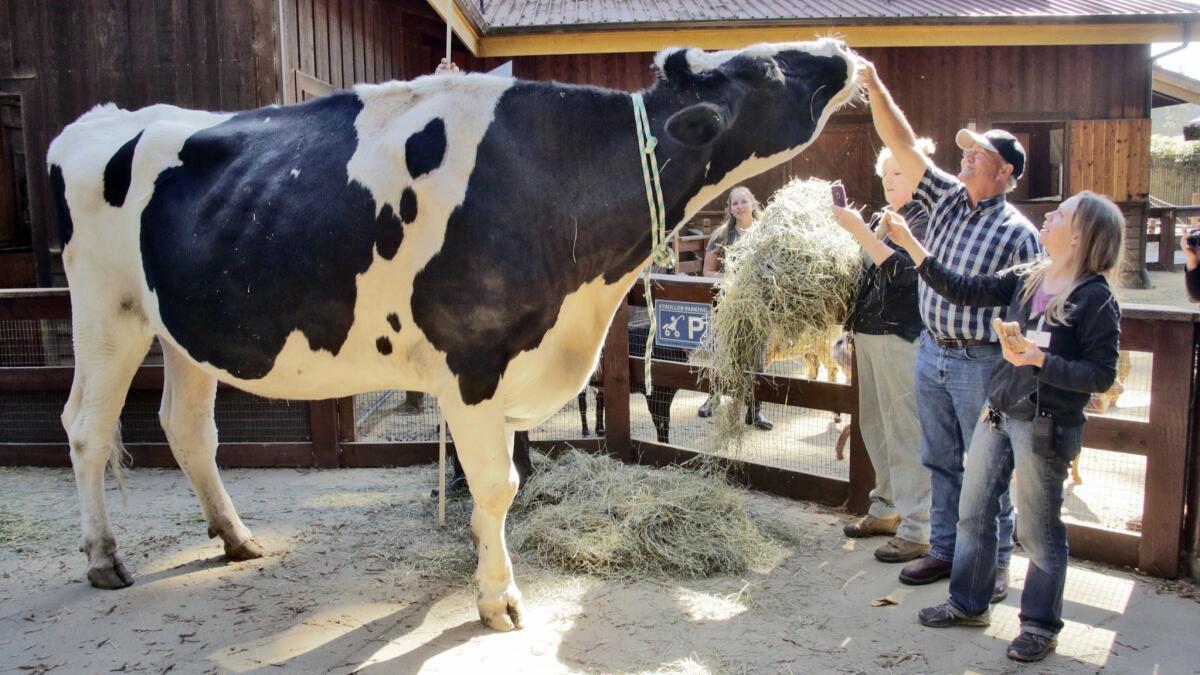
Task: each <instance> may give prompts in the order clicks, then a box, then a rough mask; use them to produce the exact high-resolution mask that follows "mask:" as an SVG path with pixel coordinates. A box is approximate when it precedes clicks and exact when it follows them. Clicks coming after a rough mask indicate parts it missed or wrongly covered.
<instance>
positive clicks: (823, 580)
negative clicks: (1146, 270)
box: [0, 467, 1200, 673]
mask: <svg viewBox="0 0 1200 675" xmlns="http://www.w3.org/2000/svg"><path fill="white" fill-rule="evenodd" d="M434 477H435V472H434V470H433V469H432V468H431V467H415V468H410V469H390V470H383V469H378V470H335V471H317V470H285V469H279V470H235V471H227V472H225V479H226V482H227V485H228V488H229V491H230V493H231V495H232V496H233V500H234V502H235V504H237V505H238V506H239V508H240V509H241V513H242V515H243V517H244V518H245V520H246V522H247V524H248V525H249V526H250V527H251V528H252V529H253V530H254V532H255V534H256V536H257V537H258V539H259V540H260V541H261V542H262V543H263V544H264V545H266V547H267V548H268V550H269V551H270V554H269V555H268V556H267V557H265V558H263V559H260V560H257V561H251V562H246V563H236V564H226V563H225V562H223V561H222V560H221V558H220V554H221V549H220V545H219V544H218V543H217V542H215V541H212V540H209V539H207V538H206V537H205V534H204V531H205V525H204V523H203V521H202V519H201V518H200V517H199V512H198V507H197V505H196V503H195V500H194V499H193V498H192V496H191V494H190V492H189V490H188V487H187V483H186V481H185V479H184V478H183V476H182V474H180V473H179V472H178V471H171V470H149V469H145V470H137V471H134V472H133V473H132V474H131V475H130V476H129V479H128V481H127V483H128V502H127V504H126V505H122V498H121V495H120V494H119V493H118V492H117V491H116V490H110V492H109V503H110V505H111V511H112V514H113V521H114V528H115V531H116V533H117V537H118V541H119V543H120V544H121V548H122V551H123V553H124V556H125V560H126V561H127V563H129V565H130V568H131V570H133V572H134V574H135V575H136V577H137V583H136V584H135V585H134V586H132V587H130V588H128V589H125V590H122V591H99V590H95V589H93V588H91V587H89V586H88V585H87V584H86V582H84V581H83V580H82V579H83V572H84V561H83V558H82V556H81V554H79V553H78V552H77V551H76V548H77V545H78V536H79V535H78V527H79V526H78V510H77V506H76V498H75V491H74V486H73V478H72V475H71V472H70V471H69V470H57V469H28V468H24V469H0V672H13V673H18V672H20V673H41V672H48V671H56V672H63V673H76V672H102V671H117V672H134V671H136V672H154V673H165V672H178V673H194V672H195V673H198V672H250V671H262V672H306V673H307V672H312V673H348V672H374V673H411V672H424V673H464V672H481V671H482V669H483V668H485V667H486V668H487V669H488V671H489V672H604V673H608V672H682V673H708V672H721V673H724V672H735V673H736V672H798V673H884V672H886V673H928V672H938V673H1002V672H1003V673H1007V672H1017V671H1019V670H1020V669H1019V668H1018V667H1017V666H1016V664H1015V663H1013V662H1011V661H1009V660H1008V659H1006V658H1005V656H1004V647H1005V645H1006V643H1007V641H1008V640H1010V639H1011V638H1012V637H1014V636H1015V634H1016V632H1017V612H1018V600H1017V597H1018V596H1019V590H1020V588H1021V587H1022V584H1023V578H1024V568H1025V560H1024V558H1020V557H1018V559H1017V560H1015V561H1014V578H1013V586H1014V589H1015V591H1016V592H1014V593H1013V595H1012V597H1010V599H1009V600H1008V601H1006V602H1005V603H1004V604H1002V605H1000V606H999V607H998V609H997V610H996V612H995V615H994V619H993V624H992V626H991V627H990V628H988V629H984V630H979V629H946V630H932V629H926V628H922V627H921V626H920V625H919V624H917V622H916V618H915V614H916V611H917V610H918V609H919V608H921V607H923V606H926V605H929V604H933V603H936V602H940V601H941V600H943V599H944V595H945V593H946V586H945V584H937V585H935V586H932V587H923V588H910V587H904V586H901V585H900V584H898V582H897V581H896V577H895V574H896V572H897V568H896V567H895V566H889V565H883V564H881V563H877V562H875V561H874V559H873V558H872V557H871V555H870V551H871V549H872V548H873V547H874V546H875V545H877V544H878V543H880V541H879V540H872V541H866V542H847V541H846V540H845V539H844V538H843V537H842V535H841V527H842V525H843V524H844V523H845V522H847V521H848V517H847V516H845V515H843V514H839V513H836V512H832V511H828V510H824V509H820V508H818V507H814V506H811V505H806V504H801V503H796V502H791V501H788V500H784V499H780V498H775V497H770V496H766V495H761V494H751V493H747V499H748V502H749V504H750V506H751V508H752V510H753V511H754V513H756V514H757V515H758V517H759V519H760V522H763V523H765V524H767V525H768V526H770V527H786V528H791V530H792V531H793V532H798V533H799V535H798V539H797V540H796V541H795V543H794V544H793V545H792V546H790V547H789V549H788V551H787V554H786V556H785V557H784V558H783V559H782V560H781V561H780V562H779V563H778V564H777V565H775V566H774V567H772V568H771V569H765V570H761V571H757V572H754V573H748V574H746V575H743V576H741V577H737V578H731V577H723V578H715V579H709V580H705V581H698V582H657V581H636V582H628V581H622V582H616V581H604V580H599V579H591V578H571V577H567V576H564V575H561V574H558V573H555V572H552V571H548V570H543V569H538V568H536V567H534V566H533V565H532V564H531V563H530V562H528V561H524V560H519V561H518V563H517V565H516V573H517V579H518V583H519V584H520V585H521V588H522V589H523V591H524V593H525V599H526V611H527V615H526V626H525V628H524V629H523V630H521V631H517V632H514V633H509V634H497V633H492V632H490V631H488V630H486V629H484V628H483V627H482V626H481V625H480V624H479V622H478V620H477V616H476V610H475V604H474V594H473V590H472V589H471V586H470V582H469V581H468V580H467V579H466V577H465V575H464V571H463V570H464V564H463V563H464V562H465V561H467V559H468V556H469V550H468V549H467V545H466V544H465V543H464V542H461V541H458V540H457V538H452V537H450V535H449V534H448V533H447V532H445V531H438V530H437V529H436V527H435V523H434V502H433V501H432V500H431V499H430V498H429V489H430V487H431V486H432V484H433V482H434ZM460 510H461V509H460ZM1161 586H1162V584H1161V583H1160V582H1156V581H1155V580H1153V579H1146V578H1141V577H1137V576H1134V575H1131V574H1129V573H1127V572H1124V571H1118V570H1113V569H1108V568H1104V567H1101V566H1096V565H1090V564H1076V565H1073V566H1072V568H1071V572H1070V575H1069V578H1068V582H1067V589H1066V602H1065V610H1064V614H1065V618H1066V621H1067V626H1066V629H1065V630H1064V632H1063V635H1062V640H1061V645H1060V647H1059V651H1058V654H1057V655H1054V656H1052V657H1051V658H1050V659H1049V660H1048V661H1046V662H1044V663H1043V664H1041V665H1038V666H1033V667H1030V668H1027V670H1028V671H1029V672H1038V673H1041V672H1053V673H1096V672H1117V673H1150V672H1159V673H1194V672H1200V664H1197V662H1196V660H1195V658H1194V656H1195V654H1194V650H1190V651H1191V653H1189V650H1188V649H1180V648H1179V647H1178V646H1177V645H1174V644H1172V643H1171V642H1170V641H1169V640H1170V638H1169V637H1167V636H1168V635H1176V636H1181V635H1184V633H1180V632H1179V631H1180V627H1181V626H1196V625H1200V603H1197V602H1196V601H1195V600H1192V599H1187V598H1184V597H1180V596H1179V595H1177V594H1175V593H1173V592H1169V591H1167V592H1164V591H1163V589H1162V588H1161ZM884 597H890V598H891V599H893V600H894V601H895V602H896V603H897V604H896V605H895V606H883V607H875V606H873V605H872V601H873V600H875V599H878V598H884Z"/></svg>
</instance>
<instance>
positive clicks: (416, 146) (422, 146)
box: [404, 117, 446, 179]
mask: <svg viewBox="0 0 1200 675" xmlns="http://www.w3.org/2000/svg"><path fill="white" fill-rule="evenodd" d="M445 158H446V123H445V122H443V121H442V118H440V117H435V118H433V119H432V120H430V121H429V124H426V125H425V128H424V129H422V130H420V131H418V132H417V133H415V134H413V135H412V136H409V137H408V140H407V141H404V162H405V163H406V164H408V175H410V176H412V177H413V178H414V179H416V178H420V177H421V176H423V175H425V174H427V173H429V172H430V171H433V170H434V169H436V168H438V167H439V166H441V165H442V160H443V159H445Z"/></svg>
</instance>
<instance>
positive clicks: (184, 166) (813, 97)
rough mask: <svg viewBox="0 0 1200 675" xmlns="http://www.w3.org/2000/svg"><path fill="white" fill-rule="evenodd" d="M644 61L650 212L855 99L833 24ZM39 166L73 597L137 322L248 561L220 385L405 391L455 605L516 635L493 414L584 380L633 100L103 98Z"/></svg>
mask: <svg viewBox="0 0 1200 675" xmlns="http://www.w3.org/2000/svg"><path fill="white" fill-rule="evenodd" d="M654 63H655V68H656V70H657V74H658V79H657V81H656V82H655V84H654V85H653V86H652V87H650V88H649V89H648V90H646V91H645V92H644V95H645V101H646V108H647V111H648V113H649V118H650V124H651V127H652V129H653V132H654V134H655V135H656V136H657V138H658V146H657V150H656V152H657V156H658V161H659V164H660V166H661V167H662V188H663V191H664V193H665V199H666V205H667V211H668V215H667V220H668V227H670V228H674V227H677V226H678V225H679V224H681V223H683V222H684V221H685V220H687V218H688V217H690V216H691V215H692V214H693V213H695V212H696V211H697V210H698V209H700V208H701V207H702V206H703V205H704V204H706V203H708V202H709V201H710V200H711V199H713V198H714V197H715V196H716V195H718V194H719V193H720V192H721V191H723V190H725V189H727V188H728V187H729V186H731V185H733V184H734V183H736V182H738V181H741V180H743V179H745V178H747V177H749V176H752V175H755V174H758V173H760V172H762V171H764V170H766V169H768V168H770V167H772V166H775V165H777V164H779V163H781V162H783V161H785V160H787V159H789V158H791V157H793V156H794V155H796V154H797V153H799V152H800V151H801V150H803V149H804V148H805V147H806V146H807V145H808V144H809V143H811V142H812V141H813V139H814V138H815V137H816V136H817V134H818V133H820V131H821V129H822V127H823V126H824V124H825V122H826V120H827V119H828V118H829V116H830V115H831V114H832V113H833V112H834V110H836V109H837V108H838V107H839V106H841V105H843V104H845V103H846V102H848V101H849V100H851V98H853V97H854V96H855V94H856V92H857V86H856V84H855V81H854V77H855V71H856V69H857V66H856V60H855V57H854V55H853V54H852V53H851V52H850V51H849V50H848V49H847V48H846V46H845V45H844V44H843V43H841V42H840V41H836V40H832V39H826V40H821V41H818V42H807V43H792V44H770V45H756V46H752V47H747V48H744V49H740V50H730V51H719V52H704V51H701V50H697V49H668V50H665V51H663V52H661V53H659V54H658V55H657V56H656V58H655V60H654ZM48 160H49V162H48V163H49V165H50V181H51V187H52V193H53V196H54V198H55V200H56V202H57V206H58V210H59V212H60V219H61V222H60V227H61V230H62V235H63V242H64V244H65V245H64V249H63V262H64V265H65V268H66V273H67V277H68V280H69V282H70V288H71V307H72V312H73V325H74V339H75V358H76V366H75V380H74V383H73V385H72V387H71V393H70V397H69V399H68V401H67V405H66V408H65V410H64V411H63V415H62V421H63V425H64V427H66V430H67V435H68V437H69V439H70V446H71V461H72V464H73V466H74V470H75V478H76V482H77V486H78V490H79V498H80V508H81V511H82V521H83V551H84V552H85V553H86V554H87V558H88V571H87V577H88V580H89V581H90V582H91V583H92V585H93V586H97V587H100V588H120V587H123V586H128V585H129V584H131V583H132V582H133V578H132V576H131V575H130V573H129V571H128V570H127V569H126V567H125V565H124V564H122V562H121V558H120V557H119V556H118V553H117V545H116V541H115V539H114V537H113V532H112V529H111V527H110V525H109V521H108V516H107V513H106V509H105V502H104V473H105V466H106V464H112V465H113V466H114V469H115V468H116V460H115V459H114V458H116V457H118V456H119V452H120V451H119V442H120V439H119V432H118V428H117V420H118V414H119V412H120V410H121V406H122V404H123V401H124V398H125V394H126V391H127V389H128V387H129V384H130V380H131V378H132V376H133V374H134V372H135V370H136V369H137V367H138V365H139V363H141V361H142V358H143V356H144V355H145V354H146V352H147V349H148V347H149V346H150V343H151V340H152V339H153V338H154V337H156V336H157V337H158V339H159V341H160V343H161V344H162V348H163V352H164V359H165V372H166V381H165V383H164V393H163V400H162V407H161V410H160V412H159V419H160V420H161V422H162V426H163V428H164V429H165V431H166V435H167V438H168V440H169V441H170V445H171V450H172V452H173V453H174V455H175V458H176V460H177V461H178V462H179V465H180V466H181V467H182V468H183V471H184V472H185V474H186V475H187V477H188V480H189V481H190V483H191V486H192V489H193V490H194V491H195V493H196V496H197V497H198V499H199V501H200V504H201V506H202V507H203V510H204V515H205V517H206V518H207V520H208V527H209V534H210V536H220V537H221V538H222V539H223V540H224V544H225V552H226V555H227V556H228V557H229V558H230V559H233V560H239V559H247V558H254V557H258V556H260V555H262V553H263V550H262V548H261V547H260V546H259V544H258V543H256V542H255V540H254V539H253V538H252V536H251V533H250V530H248V529H247V528H246V526H245V525H244V524H243V523H242V521H241V519H239V517H238V515H237V512H236V511H235V510H234V507H233V504H232V503H231V502H230V499H229V496H228V494H227V493H226V491H225V488H224V486H223V485H222V483H221V480H220V478H219V476H218V474H217V465H216V461H215V457H216V449H217V429H216V426H215V424H214V422H213V401H214V396H215V392H216V386H217V381H218V380H219V381H222V382H227V383H230V384H232V385H234V386H236V387H238V388H240V389H243V390H245V391H248V392H251V393H254V394H257V395H260V396H266V397H278V398H289V399H324V398H330V397H338V396H349V395H352V394H355V393H359V392H368V391H377V390H383V389H405V390H420V391H425V392H429V393H431V394H433V395H434V396H436V397H437V398H438V402H439V403H440V404H441V406H442V409H443V410H444V412H445V415H446V419H447V421H448V422H449V424H450V426H451V428H452V429H453V433H454V440H455V442H456V447H457V450H458V454H459V457H460V459H461V460H462V464H463V467H464V469H465V470H466V474H467V477H468V478H469V479H470V488H471V493H472V495H473V497H474V500H475V506H474V511H473V514H472V517H471V527H472V530H473V533H474V536H475V537H476V538H477V544H478V556H479V563H478V571H477V575H476V576H477V579H478V583H479V596H478V604H479V615H480V617H481V618H482V620H483V622H484V623H485V624H487V625H488V626H491V627H492V628H495V629H499V630H506V629H510V628H512V627H514V626H519V625H520V624H521V594H520V591H518V589H517V586H516V585H515V583H514V582H513V574H512V566H511V564H510V562H509V557H508V552H507V549H506V547H505V537H504V521H505V516H506V513H507V511H508V508H509V505H510V503H511V502H512V498H513V494H514V493H515V491H516V489H517V482H518V479H517V474H516V471H515V470H514V468H513V463H512V461H511V455H512V438H513V431H514V430H525V429H530V428H532V427H534V426H536V425H537V424H538V423H540V422H542V421H543V420H545V419H547V418H548V417H549V416H551V415H552V414H554V412H555V411H557V410H558V409H559V408H560V407H561V406H562V405H563V404H564V403H565V402H567V401H569V400H570V399H571V398H572V397H574V396H575V395H576V393H577V392H579V390H580V389H581V388H582V387H583V386H584V384H585V383H586V382H587V378H588V375H589V374H590V373H591V372H592V370H593V369H594V368H595V366H596V362H597V358H598V354H599V351H600V346H601V343H602V341H603V339H604V335H605V332H606V331H607V329H608V326H609V323H610V322H611V320H612V317H613V313H614V311H615V309H616V307H617V304H618V303H619V302H620V301H621V299H622V298H623V297H624V296H625V294H626V292H627V291H628V290H629V288H630V286H631V285H632V284H633V282H634V280H635V278H636V276H637V274H638V272H639V271H640V270H641V269H642V267H643V266H644V265H646V264H647V263H648V260H649V256H650V242H651V234H650V218H649V211H648V208H647V205H646V188H645V185H644V183H643V179H642V170H641V162H640V159H639V155H638V141H637V135H636V133H635V127H634V112H633V106H632V103H631V97H630V94H628V93H625V92H620V91H610V90H605V89H599V88H595V87H587V86H571V85H565V84H559V83H555V82H526V81H521V80H516V79H512V78H505V77H493V76H487V75H476V74H471V75H435V76H428V77H421V78H418V79H416V80H414V81H411V82H389V83H385V84H379V85H359V86H356V87H354V89H353V90H352V91H345V92H338V93H334V94H331V95H329V96H326V97H323V98H319V99H316V100H312V101H308V102H305V103H300V104H297V105H291V106H284V107H279V106H272V107H267V108H262V109H259V110H253V111H248V112H240V113H211V112H200V111H194V110H182V109H180V108H176V107H173V106H168V105H155V106H151V107H148V108H143V109H141V110H137V111H126V110H121V109H118V108H116V107H115V106H113V105H106V106H101V107H98V108H96V109H94V110H92V111H91V112H88V113H87V114H85V115H83V116H82V117H80V118H79V119H78V120H77V121H75V122H74V123H72V124H71V125H70V126H68V127H67V128H66V129H64V130H63V132H62V134H61V135H59V136H58V138H56V139H55V140H54V142H53V143H52V144H51V146H50V151H49V156H48Z"/></svg>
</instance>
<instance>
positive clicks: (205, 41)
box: [0, 0, 280, 285]
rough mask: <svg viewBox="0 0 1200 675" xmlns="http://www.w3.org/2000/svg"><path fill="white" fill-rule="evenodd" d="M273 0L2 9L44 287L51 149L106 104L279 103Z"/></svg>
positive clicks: (3, 65)
mask: <svg viewBox="0 0 1200 675" xmlns="http://www.w3.org/2000/svg"><path fill="white" fill-rule="evenodd" d="M277 54H278V48H277V46H276V39H275V0H106V1H103V2H101V1H99V0H97V1H92V2H45V1H44V0H6V1H5V2H0V93H8V94H16V95H19V96H20V97H21V105H22V108H23V114H24V129H25V141H26V142H25V145H26V147H27V148H28V150H29V152H28V153H27V155H26V157H27V160H26V161H27V168H28V175H29V177H30V180H29V194H30V210H31V216H32V224H33V242H34V250H35V252H36V253H37V257H38V268H39V269H38V276H39V281H40V282H41V283H42V284H43V285H45V284H47V283H49V281H50V273H51V269H50V261H51V251H52V250H53V249H57V248H58V245H59V242H58V234H57V233H56V232H54V231H53V228H50V227H48V226H47V225H48V223H50V222H52V219H51V213H50V200H49V195H48V191H47V181H46V180H45V179H44V177H45V176H46V175H47V167H46V164H45V157H46V149H47V148H48V147H49V145H50V141H51V140H52V139H53V138H54V137H55V136H56V135H58V133H59V131H61V130H62V128H63V127H64V126H66V125H67V124H69V123H70V122H71V121H73V120H74V119H75V118H77V117H78V116H79V115H80V114H82V113H83V112H85V111H87V110H88V109H90V108H92V107H93V106H95V105H97V104H100V103H107V102H113V103H116V104H117V105H119V106H121V107H122V108H140V107H143V106H146V105H150V104H152V103H173V104H176V105H180V106H184V107H189V108H206V109H210V110H238V109H244V108H255V107H258V106H261V105H265V104H269V103H275V102H278V101H279V100H280V99H279V96H278V89H279V88H278V84H277V82H276V80H277V69H278V58H277Z"/></svg>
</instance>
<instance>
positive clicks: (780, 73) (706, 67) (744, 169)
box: [654, 38, 858, 185]
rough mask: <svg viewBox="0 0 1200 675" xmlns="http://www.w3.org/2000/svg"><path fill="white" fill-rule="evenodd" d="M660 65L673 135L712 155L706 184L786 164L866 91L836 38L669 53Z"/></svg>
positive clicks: (660, 90) (662, 91) (658, 88)
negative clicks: (770, 163) (760, 162)
mask: <svg viewBox="0 0 1200 675" xmlns="http://www.w3.org/2000/svg"><path fill="white" fill-rule="evenodd" d="M654 65H655V69H656V70H657V73H658V77H659V82H658V83H657V84H656V86H655V94H656V95H659V96H662V95H665V96H664V98H665V99H666V100H668V101H671V102H672V103H673V104H674V107H675V108H676V112H674V113H673V114H672V115H671V116H670V117H669V118H668V120H667V122H666V132H667V135H668V136H670V138H671V139H673V140H674V141H676V142H678V143H680V144H682V145H684V146H690V147H692V148H694V149H696V150H700V151H704V150H707V151H708V152H710V153H711V155H710V156H709V162H708V163H709V168H708V171H707V173H706V176H705V178H704V181H703V182H704V184H706V185H716V184H719V183H727V182H730V181H732V180H740V179H742V178H744V177H745V176H747V175H752V174H754V173H757V172H758V171H761V170H762V169H765V168H766V166H763V167H761V168H759V169H757V170H755V169H754V168H753V167H752V166H751V165H752V164H753V160H755V159H765V158H768V157H771V158H772V159H773V160H774V163H778V162H780V161H784V160H786V159H787V158H788V157H790V156H791V155H794V154H795V153H798V152H799V151H800V150H803V149H804V147H805V146H806V145H807V144H808V143H809V142H811V141H812V139H813V138H815V137H816V135H817V133H818V132H819V131H820V130H821V128H822V127H823V126H824V124H825V120H826V119H828V117H829V115H830V114H832V113H833V111H834V110H836V109H837V108H838V107H840V106H842V105H844V104H845V103H847V102H849V101H850V100H851V99H853V98H854V97H855V95H856V94H857V92H858V86H857V85H856V84H855V78H854V75H855V71H856V70H857V67H858V66H857V59H856V58H855V57H854V54H853V53H852V52H851V51H850V50H849V49H848V48H847V47H846V45H845V43H843V42H842V41H840V40H834V39H829V38H826V39H822V40H818V41H816V42H790V43H780V44H759V45H753V46H750V47H746V48H744V49H735V50H725V51H717V52H705V51H703V50H700V49H681V48H672V49H665V50H663V51H661V52H659V53H658V55H657V56H656V57H655V59H654ZM660 100H663V99H660ZM781 153H784V154H783V155H782V156H780V155H781Z"/></svg>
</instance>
